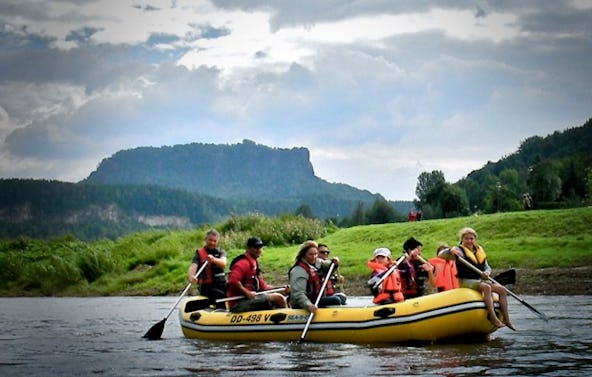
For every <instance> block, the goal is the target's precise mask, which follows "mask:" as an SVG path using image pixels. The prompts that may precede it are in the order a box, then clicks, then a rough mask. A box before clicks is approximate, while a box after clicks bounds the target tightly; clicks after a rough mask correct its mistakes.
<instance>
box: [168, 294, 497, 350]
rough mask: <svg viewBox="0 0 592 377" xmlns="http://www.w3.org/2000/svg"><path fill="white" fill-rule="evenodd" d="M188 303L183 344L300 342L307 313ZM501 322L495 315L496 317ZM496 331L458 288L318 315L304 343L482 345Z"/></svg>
mask: <svg viewBox="0 0 592 377" xmlns="http://www.w3.org/2000/svg"><path fill="white" fill-rule="evenodd" d="M206 305H207V301H206V300H205V299H204V298H203V297H196V298H190V299H188V300H186V301H185V302H184V303H183V304H182V305H181V308H180V310H179V321H180V324H181V329H182V331H183V334H184V335H185V337H187V338H192V339H207V340H226V341H298V340H299V338H300V335H301V334H302V331H303V329H304V326H305V324H306V321H307V319H308V315H309V314H308V312H307V311H305V310H303V309H274V310H264V311H254V312H245V313H231V312H228V311H226V310H221V309H216V310H214V309H211V308H204V306H206ZM498 316H499V313H498ZM495 330H496V328H495V326H493V325H492V324H491V322H489V320H488V319H487V311H486V309H485V304H484V303H483V299H482V298H481V294H480V293H479V292H477V291H474V290H471V289H466V288H459V289H454V290H451V291H446V292H442V293H437V294H432V295H427V296H423V297H419V298H415V299H409V300H406V301H404V302H401V303H397V304H390V305H380V306H376V305H372V306H364V307H353V306H340V307H329V308H322V309H318V310H317V312H316V314H315V316H314V319H313V321H312V322H311V324H310V327H309V329H308V333H307V334H306V341H314V342H346V343H401V342H415V341H418V342H436V341H443V340H450V339H457V340H462V341H475V340H485V339H486V338H487V337H488V335H489V334H491V333H492V332H494V331H495Z"/></svg>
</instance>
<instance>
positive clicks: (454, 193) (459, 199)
mask: <svg viewBox="0 0 592 377" xmlns="http://www.w3.org/2000/svg"><path fill="white" fill-rule="evenodd" d="M426 200H427V204H429V205H430V206H432V207H435V208H439V210H440V213H441V216H442V217H454V216H461V215H465V214H467V213H468V212H469V204H468V201H467V197H466V195H465V193H464V191H463V190H462V189H461V188H459V187H456V186H453V185H451V184H449V183H446V182H444V183H441V184H439V185H437V186H434V187H432V189H431V190H430V191H429V192H428V194H427V195H426Z"/></svg>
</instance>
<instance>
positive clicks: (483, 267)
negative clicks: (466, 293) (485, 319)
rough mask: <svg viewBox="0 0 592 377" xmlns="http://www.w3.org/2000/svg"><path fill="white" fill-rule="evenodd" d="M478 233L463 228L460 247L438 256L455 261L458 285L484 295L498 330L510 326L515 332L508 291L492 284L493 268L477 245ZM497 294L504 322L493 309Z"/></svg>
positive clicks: (490, 317)
mask: <svg viewBox="0 0 592 377" xmlns="http://www.w3.org/2000/svg"><path fill="white" fill-rule="evenodd" d="M476 241H477V232H476V231H475V230H474V229H472V228H463V229H461V231H460V245H459V246H454V247H452V248H451V249H444V250H442V251H440V253H439V254H438V256H439V257H441V258H445V259H455V260H456V269H457V271H458V284H459V286H460V287H463V288H471V289H474V290H477V291H480V292H481V294H482V295H483V301H484V302H485V306H486V308H487V312H488V313H489V320H490V321H491V323H493V325H494V326H495V327H497V328H501V327H504V326H508V327H509V328H510V329H512V330H515V329H514V326H513V325H512V322H510V316H509V315H508V300H507V296H506V290H505V289H504V287H502V286H500V285H497V284H493V283H491V281H490V280H488V279H489V275H490V274H491V267H490V266H489V263H487V255H486V254H485V250H483V248H482V247H481V246H480V245H478V244H477V243H476ZM458 258H463V259H465V260H466V261H467V262H469V263H470V264H472V265H473V266H475V267H477V269H479V270H480V271H482V272H481V275H478V274H477V273H476V272H475V271H474V270H472V269H471V268H469V267H468V266H465V265H464V264H463V263H462V262H460V261H459V260H458ZM493 292H495V293H497V294H498V296H499V305H500V309H501V311H502V316H503V319H504V322H502V321H500V320H499V318H497V316H496V314H495V310H494V307H493V297H492V293H493Z"/></svg>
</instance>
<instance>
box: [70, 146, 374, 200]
mask: <svg viewBox="0 0 592 377" xmlns="http://www.w3.org/2000/svg"><path fill="white" fill-rule="evenodd" d="M81 183H85V184H111V185H113V184H115V185H129V184H132V185H155V186H162V187H170V188H176V189H183V190H186V191H189V192H195V193H198V194H204V195H209V196H214V197H219V198H232V199H237V198H251V199H258V198H266V199H268V200H269V199H287V198H296V197H302V196H308V197H310V196H316V195H323V194H324V195H330V196H334V197H337V198H340V199H343V200H355V201H358V200H360V201H363V202H369V201H373V200H374V199H375V197H376V195H372V194H370V192H368V191H363V190H359V189H357V188H354V187H351V186H348V185H344V184H331V183H328V182H326V181H324V180H322V179H320V178H319V177H316V176H315V175H314V170H313V167H312V164H311V163H310V155H309V151H308V149H306V148H292V149H282V148H270V147H267V146H264V145H260V144H256V143H254V142H252V141H249V140H244V141H243V142H242V143H239V144H232V145H220V144H201V143H192V144H185V145H175V146H172V147H160V148H152V147H143V148H136V149H130V150H124V151H119V152H117V153H115V154H114V155H113V156H111V157H109V158H106V159H104V160H103V161H102V162H101V163H100V164H99V167H98V168H97V170H95V171H94V172H92V173H91V174H90V175H89V177H88V178H86V179H85V180H83V181H82V182H81Z"/></svg>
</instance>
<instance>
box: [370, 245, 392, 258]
mask: <svg viewBox="0 0 592 377" xmlns="http://www.w3.org/2000/svg"><path fill="white" fill-rule="evenodd" d="M379 255H382V256H383V257H387V258H388V257H390V256H391V251H390V250H389V249H387V248H386V247H379V248H378V249H376V250H374V253H372V257H373V258H376V257H377V256H379Z"/></svg>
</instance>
